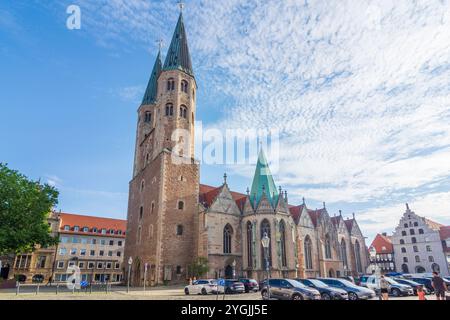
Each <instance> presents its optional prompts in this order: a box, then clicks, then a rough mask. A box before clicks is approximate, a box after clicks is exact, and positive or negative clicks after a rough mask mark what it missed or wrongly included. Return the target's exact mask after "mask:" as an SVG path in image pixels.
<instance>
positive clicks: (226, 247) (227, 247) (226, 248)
mask: <svg viewBox="0 0 450 320" xmlns="http://www.w3.org/2000/svg"><path fill="white" fill-rule="evenodd" d="M232 237H233V228H232V227H231V226H230V225H229V224H227V225H226V226H225V228H223V253H231V239H232Z"/></svg>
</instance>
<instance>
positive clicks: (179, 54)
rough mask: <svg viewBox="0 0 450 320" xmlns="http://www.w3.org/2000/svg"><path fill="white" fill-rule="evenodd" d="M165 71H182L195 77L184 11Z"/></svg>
mask: <svg viewBox="0 0 450 320" xmlns="http://www.w3.org/2000/svg"><path fill="white" fill-rule="evenodd" d="M163 70H164V71H166V70H181V71H183V72H186V73H187V74H188V75H190V76H192V77H193V76H194V71H193V70H192V62H191V55H190V53H189V47H188V41H187V36H186V29H185V27H184V22H183V12H182V11H181V12H180V17H179V18H178V23H177V26H176V28H175V32H174V33H173V37H172V42H171V43H170V47H169V51H168V52H167V57H166V61H165V62H164V68H163Z"/></svg>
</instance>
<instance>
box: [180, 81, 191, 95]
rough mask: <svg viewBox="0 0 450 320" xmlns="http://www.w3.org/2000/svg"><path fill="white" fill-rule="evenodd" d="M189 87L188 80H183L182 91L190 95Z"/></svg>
mask: <svg viewBox="0 0 450 320" xmlns="http://www.w3.org/2000/svg"><path fill="white" fill-rule="evenodd" d="M188 85H189V83H188V82H187V81H186V80H181V91H183V92H184V93H188Z"/></svg>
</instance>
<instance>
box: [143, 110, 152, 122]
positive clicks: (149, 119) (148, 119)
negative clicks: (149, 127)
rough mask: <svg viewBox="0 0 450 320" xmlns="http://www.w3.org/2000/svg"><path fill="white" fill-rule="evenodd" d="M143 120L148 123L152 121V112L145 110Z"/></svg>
mask: <svg viewBox="0 0 450 320" xmlns="http://www.w3.org/2000/svg"><path fill="white" fill-rule="evenodd" d="M144 122H145V123H150V122H152V113H151V112H150V111H147V112H146V113H145V117H144Z"/></svg>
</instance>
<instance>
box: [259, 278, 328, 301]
mask: <svg viewBox="0 0 450 320" xmlns="http://www.w3.org/2000/svg"><path fill="white" fill-rule="evenodd" d="M261 295H262V298H263V300H268V299H277V300H320V299H321V296H320V292H319V291H317V290H316V289H313V288H308V287H307V286H305V285H304V284H302V283H300V282H298V281H295V280H291V279H269V281H267V280H266V281H265V283H264V286H263V288H262V289H261Z"/></svg>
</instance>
